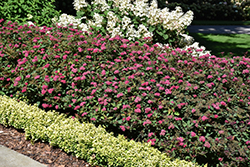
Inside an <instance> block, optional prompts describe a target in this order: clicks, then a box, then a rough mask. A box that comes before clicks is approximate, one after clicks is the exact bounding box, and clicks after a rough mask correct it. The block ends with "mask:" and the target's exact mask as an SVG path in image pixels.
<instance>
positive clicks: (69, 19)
mask: <svg viewBox="0 0 250 167" xmlns="http://www.w3.org/2000/svg"><path fill="white" fill-rule="evenodd" d="M69 24H73V28H77V27H78V25H80V24H81V19H76V18H75V17H74V16H71V15H67V14H65V13H64V14H62V15H61V16H60V17H59V20H58V26H61V27H67V26H68V25H69Z"/></svg>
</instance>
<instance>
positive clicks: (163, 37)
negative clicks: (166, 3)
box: [53, 0, 193, 46]
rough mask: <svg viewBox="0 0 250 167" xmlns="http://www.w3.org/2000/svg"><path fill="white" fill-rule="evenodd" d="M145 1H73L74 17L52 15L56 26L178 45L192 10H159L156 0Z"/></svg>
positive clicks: (191, 16) (177, 8)
mask: <svg viewBox="0 0 250 167" xmlns="http://www.w3.org/2000/svg"><path fill="white" fill-rule="evenodd" d="M147 2H148V0H142V1H130V0H108V1H106V0H94V1H91V4H89V3H87V2H86V1H85V0H75V1H74V9H75V10H76V11H77V17H74V16H71V15H67V14H62V15H61V16H60V17H59V18H53V22H54V23H58V25H59V26H68V25H69V24H73V25H74V28H77V27H78V28H80V29H81V30H82V31H89V29H90V28H93V29H94V30H95V31H97V30H99V31H100V34H102V35H104V36H105V35H106V34H108V35H110V36H111V38H113V37H115V36H116V35H119V36H121V37H123V38H126V39H129V40H133V41H135V40H138V39H144V38H145V41H146V42H150V41H153V43H156V42H161V43H168V44H170V45H172V46H178V44H179V41H180V38H181V36H180V33H181V32H183V31H184V32H185V29H186V28H187V26H188V25H190V24H191V22H192V20H193V12H192V11H188V12H186V13H183V12H182V9H181V8H180V7H176V8H175V10H174V11H171V12H170V11H169V9H168V8H164V9H159V8H158V4H157V1H156V0H152V1H151V3H150V5H149V4H148V3H147Z"/></svg>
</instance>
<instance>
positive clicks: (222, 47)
mask: <svg viewBox="0 0 250 167" xmlns="http://www.w3.org/2000/svg"><path fill="white" fill-rule="evenodd" d="M190 35H191V36H192V37H194V39H195V41H198V42H199V43H200V45H201V46H205V47H206V50H211V54H212V55H215V56H217V57H221V58H222V57H228V58H229V57H233V56H242V55H245V53H246V52H247V51H248V52H250V35H249V34H202V33H190ZM222 53H223V54H222ZM230 53H233V54H230ZM248 55H249V53H248Z"/></svg>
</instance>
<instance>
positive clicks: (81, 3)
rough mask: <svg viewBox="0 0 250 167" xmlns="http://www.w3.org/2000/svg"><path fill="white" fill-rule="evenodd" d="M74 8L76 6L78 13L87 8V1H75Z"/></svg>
mask: <svg viewBox="0 0 250 167" xmlns="http://www.w3.org/2000/svg"><path fill="white" fill-rule="evenodd" d="M73 6H74V9H75V10H76V11H78V10H80V9H81V8H83V7H87V6H88V3H87V2H86V1H85V0H74V2H73Z"/></svg>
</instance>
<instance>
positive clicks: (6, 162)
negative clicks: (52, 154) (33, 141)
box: [0, 145, 46, 167]
mask: <svg viewBox="0 0 250 167" xmlns="http://www.w3.org/2000/svg"><path fill="white" fill-rule="evenodd" d="M0 166H1V167H46V166H45V165H43V164H41V163H39V162H37V161H35V160H33V159H31V158H29V157H27V156H25V155H23V154H20V153H18V152H16V151H13V150H11V149H9V148H7V147H5V146H2V145H0Z"/></svg>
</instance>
